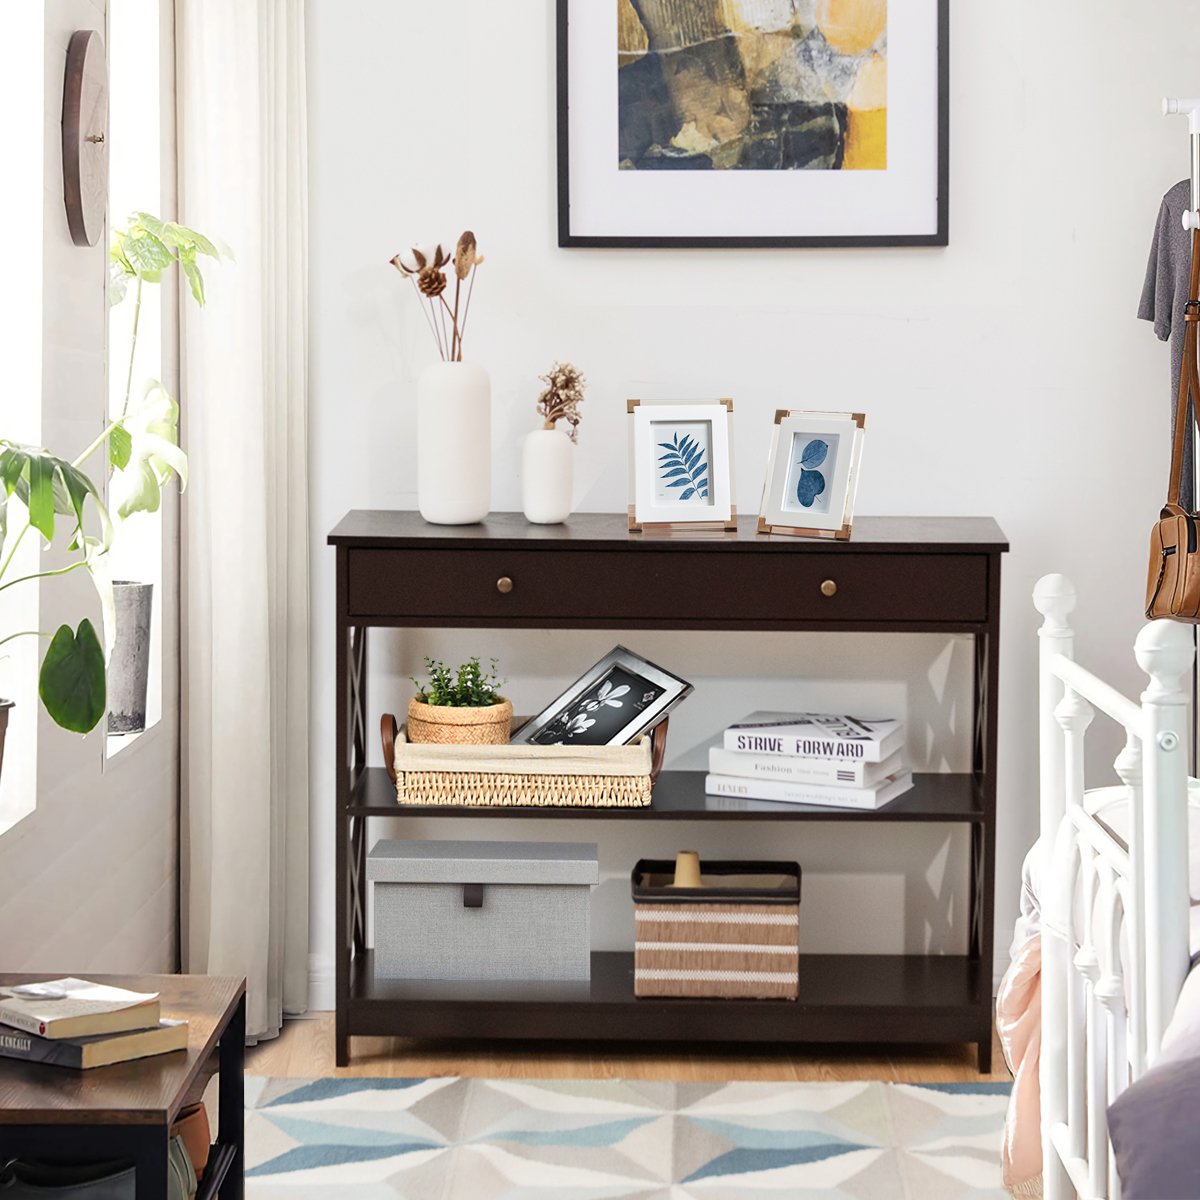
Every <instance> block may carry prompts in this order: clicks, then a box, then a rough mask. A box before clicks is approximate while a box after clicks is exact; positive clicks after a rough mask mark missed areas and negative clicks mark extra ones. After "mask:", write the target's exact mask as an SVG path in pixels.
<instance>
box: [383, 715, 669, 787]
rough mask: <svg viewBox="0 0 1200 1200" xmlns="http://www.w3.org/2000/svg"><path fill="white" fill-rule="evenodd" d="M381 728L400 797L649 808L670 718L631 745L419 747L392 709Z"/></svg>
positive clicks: (388, 761) (390, 770)
mask: <svg viewBox="0 0 1200 1200" xmlns="http://www.w3.org/2000/svg"><path fill="white" fill-rule="evenodd" d="M514 724H515V725H517V726H518V727H519V725H520V722H519V721H518V722H514ZM380 732H381V735H382V739H383V761H384V762H385V763H386V764H387V767H388V774H389V775H390V776H391V778H392V781H393V782H394V783H395V784H396V799H397V801H398V802H399V803H400V804H424V805H433V806H442V807H459V806H464V805H465V806H469V807H474V808H524V807H528V808H645V807H646V806H647V805H648V804H649V803H650V791H651V788H652V787H653V785H654V780H655V779H657V777H658V772H659V769H660V767H661V765H662V759H663V754H664V752H665V750H666V744H667V722H666V720H663V721H662V722H661V723H660V724H659V725H657V726H656V727H655V728H654V729H653V730H652V731H651V732H650V733H647V734H643V735H642V736H641V737H640V738H638V739H637V741H635V742H633V743H632V744H631V745H628V746H531V745H520V744H518V745H507V746H448V745H431V744H423V745H422V744H417V743H414V742H410V741H408V740H407V738H406V737H405V733H404V730H403V729H402V728H400V727H399V726H398V725H397V723H396V718H395V717H394V716H393V715H392V714H391V713H386V714H385V715H384V717H383V720H382V722H381V730H380Z"/></svg>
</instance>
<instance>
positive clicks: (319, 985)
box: [308, 954, 337, 1012]
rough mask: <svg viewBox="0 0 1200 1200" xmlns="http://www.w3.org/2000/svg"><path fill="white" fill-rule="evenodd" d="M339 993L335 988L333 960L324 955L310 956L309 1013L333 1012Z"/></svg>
mask: <svg viewBox="0 0 1200 1200" xmlns="http://www.w3.org/2000/svg"><path fill="white" fill-rule="evenodd" d="M336 996H337V991H336V989H335V987H334V974H333V959H332V958H329V957H327V956H325V955H323V954H310V955H309V956H308V1011H309V1012H333V1010H334V1008H335V1007H336V1005H335V1003H334V1002H335V999H336Z"/></svg>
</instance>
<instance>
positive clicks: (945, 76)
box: [556, 0, 950, 249]
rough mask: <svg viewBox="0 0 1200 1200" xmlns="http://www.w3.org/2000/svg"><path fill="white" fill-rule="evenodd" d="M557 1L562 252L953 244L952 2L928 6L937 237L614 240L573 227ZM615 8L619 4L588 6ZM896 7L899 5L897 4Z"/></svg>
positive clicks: (562, 27)
mask: <svg viewBox="0 0 1200 1200" xmlns="http://www.w3.org/2000/svg"><path fill="white" fill-rule="evenodd" d="M578 2H579V0H556V18H557V29H556V62H557V101H558V103H557V108H558V113H557V143H558V244H559V246H560V247H564V248H570V247H589V246H590V247H613V248H626V249H663V248H672V247H674V248H681V249H685V248H690V249H737V248H744V249H749V248H769V247H784V248H787V247H796V248H801V247H853V246H864V247H872V246H874V247H893V246H897V247H900V246H946V245H948V244H949V240H950V196H949V181H950V175H949V172H950V166H949V155H950V107H949V95H950V0H928V2H929V3H932V4H935V5H936V10H937V11H936V24H937V54H936V61H937V67H936V71H937V131H936V145H937V167H936V186H937V196H936V202H935V204H936V208H935V211H936V228H935V230H934V231H932V232H921V233H895V234H863V235H858V234H845V235H833V236H829V235H805V234H800V235H794V236H793V235H787V234H768V235H763V236H757V235H756V236H740V235H737V236H693V235H681V236H661V235H658V234H654V235H647V236H640V235H621V236H608V235H596V234H586V233H581V232H576V231H575V230H573V229H572V226H571V182H570V164H571V145H570V128H569V121H568V115H569V110H570V70H571V63H570V44H569V38H568V27H569V21H570V11H571V5H572V3H578ZM587 2H589V3H615V0H587ZM893 2H896V0H893Z"/></svg>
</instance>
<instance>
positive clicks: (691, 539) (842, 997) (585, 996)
mask: <svg viewBox="0 0 1200 1200" xmlns="http://www.w3.org/2000/svg"><path fill="white" fill-rule="evenodd" d="M626 524H627V522H626V516H625V514H623V513H622V514H619V515H617V514H578V515H576V516H573V517H572V518H571V519H570V521H569V522H568V523H567V524H565V525H551V526H539V525H530V524H528V523H527V522H526V521H525V519H524V518H523V517H522V516H521V515H520V514H513V513H498V514H494V515H493V516H491V517H489V518H488V519H487V521H485V522H483V523H482V524H479V525H468V526H437V525H427V524H426V523H425V522H424V521H423V520H422V519H421V517H420V516H419V515H418V514H417V513H411V512H375V511H363V512H358V511H356V512H351V513H349V514H348V515H347V516H346V517H345V518H344V519H343V520H342V521H341V522H340V523H339V524H338V526H337V527H336V528H335V529H334V530H333V532H332V533H331V534H330V535H329V542H330V544H331V545H333V546H335V547H336V549H337V627H336V637H337V676H336V677H337V720H336V738H337V760H336V761H337V795H336V800H337V949H336V974H337V1022H336V1053H337V1062H338V1065H339V1066H344V1065H345V1064H346V1063H347V1062H348V1061H349V1055H350V1038H351V1037H352V1036H353V1035H355V1034H360V1035H392V1036H406V1037H430V1038H454V1037H494V1038H529V1039H583V1038H588V1039H618V1040H648V1041H656V1042H658V1041H696V1042H699V1041H722V1042H737V1041H743V1042H954V1041H958V1042H974V1043H975V1044H976V1046H977V1061H978V1065H979V1069H980V1070H981V1071H988V1070H990V1069H991V1047H992V925H993V890H994V888H993V885H994V878H993V877H994V873H995V859H996V774H995V769H996V768H995V764H996V694H997V648H998V639H999V632H1000V561H1001V560H1000V556H1001V554H1003V553H1004V552H1005V551H1006V550H1007V549H1008V544H1007V541H1006V539H1005V537H1004V534H1003V533H1002V532H1001V530H1000V528H999V527H998V526H997V525H996V523H995V522H994V521H993V520H991V519H990V518H975V517H937V518H918V517H875V518H871V517H863V518H860V519H859V520H858V521H857V522H856V523H855V526H854V537H853V539H852V540H850V541H848V542H840V543H833V542H828V541H807V540H800V539H796V538H791V537H780V536H776V537H763V536H759V535H758V534H756V532H755V529H754V519H753V518H752V517H742V518H741V519H740V520H739V524H738V529H737V531H736V533H734V532H730V533H728V534H725V535H720V534H715V535H714V534H709V535H707V536H705V537H699V536H696V535H691V536H675V537H665V536H662V535H646V534H641V535H639V534H630V533H629V531H628V529H627V527H626ZM372 626H392V627H425V628H436V627H441V628H446V627H470V628H509V629H564V628H566V629H675V630H694V631H697V632H707V631H713V630H765V631H779V632H790V631H801V630H804V631H808V630H828V631H838V630H841V631H856V632H873V633H969V634H972V635H974V639H975V682H974V693H973V695H974V720H973V722H972V726H971V728H972V761H973V769H972V770H971V771H970V772H968V773H964V774H924V775H922V774H918V775H917V776H916V777H915V787H914V788H913V789H912V790H911V791H910V792H908V793H907V794H906V795H904V796H901V797H900V798H899V799H897V800H895V801H893V802H892V803H891V804H889V805H887V806H886V807H885V808H883V809H880V810H878V811H875V812H862V811H855V810H852V809H834V808H823V807H808V806H799V805H793V804H782V803H773V802H769V801H746V800H739V801H738V802H737V803H736V805H731V804H730V803H729V801H728V800H727V799H725V798H722V797H715V796H706V795H705V792H704V773H703V772H701V771H665V772H663V774H662V776H661V778H660V780H659V782H658V784H657V785H656V787H655V790H654V798H653V803H652V804H651V806H650V807H649V808H644V809H590V810H580V809H578V808H570V809H546V808H536V809H533V808H505V809H494V808H441V807H429V806H425V805H421V806H400V805H399V804H397V801H396V793H395V788H394V786H393V785H392V783H391V781H390V780H389V779H388V776H387V773H386V771H384V770H383V769H382V768H368V767H367V765H366V760H367V738H368V730H370V729H372V728H373V727H374V724H375V722H374V720H372V719H371V714H369V713H368V711H367V689H366V680H367V669H366V667H367V631H368V629H370V628H371V627H372ZM692 702H693V703H694V702H695V700H693V701H692ZM376 715H377V714H376ZM397 816H401V817H453V818H457V819H461V820H465V821H469V820H470V819H471V818H478V817H490V818H496V817H501V818H504V819H511V820H514V821H517V822H518V823H520V822H522V821H524V820H528V819H537V820H547V819H550V820H553V819H555V818H570V819H571V820H574V821H578V820H581V819H582V820H610V821H611V820H619V821H663V820H674V821H679V820H682V821H728V820H759V821H780V822H796V821H844V822H853V823H856V824H860V825H876V826H880V827H881V828H880V829H879V833H880V835H881V836H886V834H885V833H884V829H885V828H886V827H887V826H889V825H891V824H892V823H894V822H906V821H915V822H940V823H959V824H965V825H968V826H969V827H970V831H971V836H970V893H969V896H968V897H967V908H968V929H969V947H968V953H966V954H964V955H907V954H905V955H873V954H844V955H802V956H801V963H800V997H799V1000H798V1001H796V1002H791V1001H782V1000H754V1001H738V1000H687V999H666V1000H653V999H642V1000H637V999H635V998H634V994H633V955H632V953H612V952H605V953H594V954H593V955H592V977H591V980H590V981H589V982H587V983H584V984H575V983H568V984H559V983H554V984H546V983H538V984H528V983H505V984H498V983H462V982H457V983H453V982H408V981H401V980H387V981H378V982H377V981H376V980H375V979H374V973H373V969H372V961H371V951H370V950H369V949H368V948H367V944H366V854H367V828H368V825H369V823H370V821H371V820H372V819H373V818H377V817H392V818H395V817H397ZM519 828H520V825H519V824H518V829H519ZM466 836H469V834H466ZM519 836H521V834H520V833H519V832H518V831H517V830H514V837H519Z"/></svg>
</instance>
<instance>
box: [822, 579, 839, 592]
mask: <svg viewBox="0 0 1200 1200" xmlns="http://www.w3.org/2000/svg"><path fill="white" fill-rule="evenodd" d="M821 595H822V596H836V595H837V584H836V583H834V581H833V580H832V579H827V580H825V582H824V583H823V584H821Z"/></svg>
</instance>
